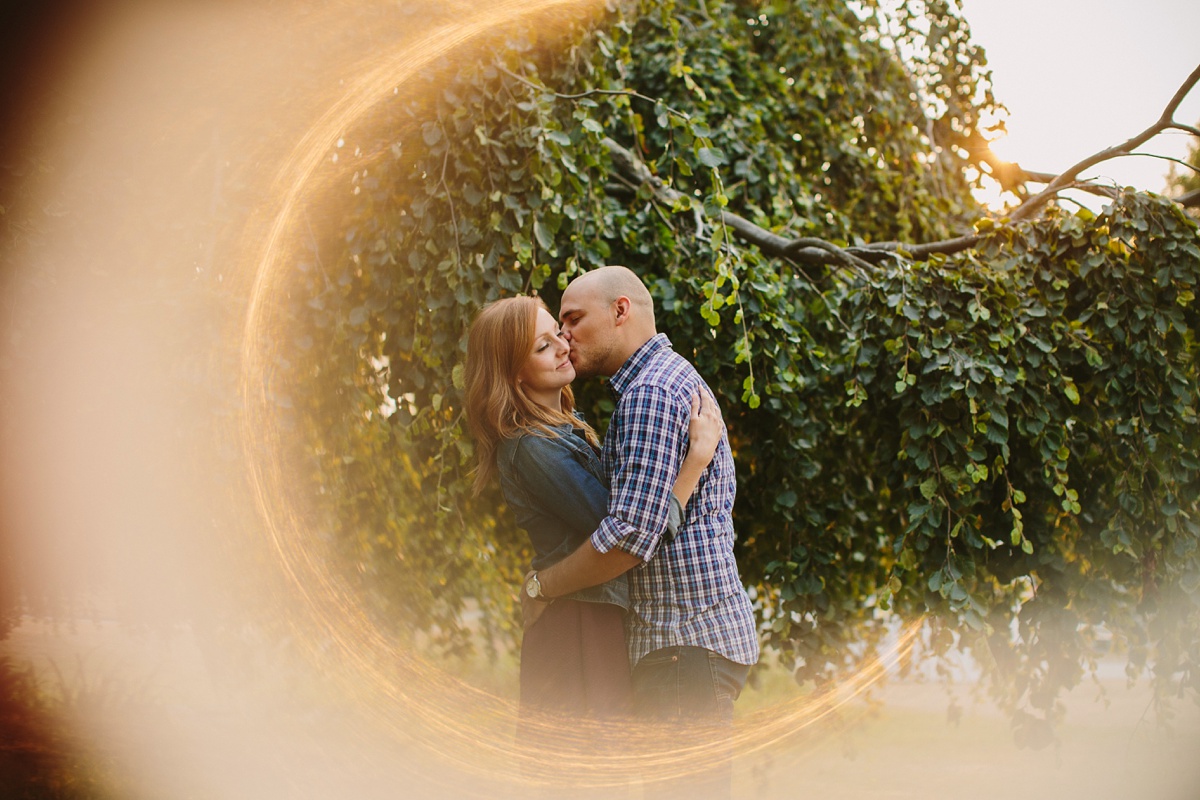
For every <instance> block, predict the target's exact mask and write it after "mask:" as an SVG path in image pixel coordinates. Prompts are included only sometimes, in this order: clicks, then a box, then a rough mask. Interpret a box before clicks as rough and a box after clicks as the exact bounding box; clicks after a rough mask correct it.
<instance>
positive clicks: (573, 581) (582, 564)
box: [538, 539, 642, 598]
mask: <svg viewBox="0 0 1200 800" xmlns="http://www.w3.org/2000/svg"><path fill="white" fill-rule="evenodd" d="M640 563H642V560H641V559H640V558H638V557H637V556H635V555H632V554H630V553H626V552H625V551H624V550H618V549H616V548H613V549H612V550H609V551H608V552H607V553H601V552H600V551H599V550H597V549H596V546H595V545H593V544H592V540H591V539H588V540H587V541H586V542H584V543H583V544H581V545H579V547H577V548H575V551H574V552H573V553H571V554H570V555H569V556H567V557H566V558H564V559H563V560H562V561H559V562H558V563H557V564H554V565H552V566H549V567H547V568H546V569H544V570H541V571H540V572H538V582H539V583H540V584H541V585H542V593H543V594H545V595H546V596H547V597H548V598H554V597H562V596H563V595H566V594H570V593H571V592H576V591H579V590H580V589H583V588H585V587H588V586H596V585H597V584H601V583H604V582H605V581H610V580H612V579H613V578H615V577H617V576H618V575H624V574H625V573H626V572H628V571H629V570H631V569H633V568H634V567H636V566H637V565H638V564H640Z"/></svg>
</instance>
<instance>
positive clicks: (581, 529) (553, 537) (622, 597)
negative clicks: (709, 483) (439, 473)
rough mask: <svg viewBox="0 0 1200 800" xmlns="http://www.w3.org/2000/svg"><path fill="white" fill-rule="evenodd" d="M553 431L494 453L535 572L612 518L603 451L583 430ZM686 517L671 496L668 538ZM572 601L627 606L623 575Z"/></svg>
mask: <svg viewBox="0 0 1200 800" xmlns="http://www.w3.org/2000/svg"><path fill="white" fill-rule="evenodd" d="M554 431H555V432H556V433H557V434H558V436H557V437H556V438H551V437H549V436H539V435H536V434H523V435H521V436H517V437H514V438H512V439H505V440H504V441H502V442H501V443H500V446H499V447H498V448H497V450H496V471H497V472H498V473H499V475H500V490H501V491H502V492H503V494H504V499H505V501H507V503H508V506H509V508H511V509H512V511H513V514H514V515H515V516H516V518H517V524H518V525H519V526H520V527H521V528H522V529H523V530H524V531H525V532H526V533H528V534H529V540H530V542H531V543H532V544H533V549H534V558H533V568H534V569H545V568H546V567H548V566H550V565H551V564H554V563H556V562H558V561H560V560H562V559H563V558H565V557H566V556H567V555H568V554H569V553H571V552H572V551H573V550H575V548H577V547H579V545H581V544H583V542H585V541H586V540H587V539H588V538H590V537H591V535H592V533H593V532H594V531H595V530H596V529H597V528H598V527H600V522H601V520H603V519H604V517H605V516H607V514H608V480H607V478H605V476H604V470H603V468H602V467H601V465H600V452H599V451H598V450H596V449H595V448H594V447H592V445H591V444H589V443H588V441H587V439H585V438H584V436H583V430H582V429H581V428H575V427H573V426H571V425H560V426H557V427H555V428H554ZM682 519H683V509H682V508H680V506H679V503H678V501H677V500H676V499H675V496H674V495H671V509H670V520H669V521H668V523H667V536H668V537H673V536H674V534H675V533H676V532H678V530H679V527H680V525H681V524H682ZM569 597H571V598H572V599H574V600H584V601H587V602H592V603H613V604H615V605H619V606H621V607H622V608H626V609H627V608H629V587H628V585H627V582H626V579H625V576H624V575H621V576H618V577H616V578H614V579H613V580H611V581H608V582H607V583H603V584H601V585H599V586H592V587H588V588H587V589H581V590H580V591H578V592H575V593H574V594H571V595H569Z"/></svg>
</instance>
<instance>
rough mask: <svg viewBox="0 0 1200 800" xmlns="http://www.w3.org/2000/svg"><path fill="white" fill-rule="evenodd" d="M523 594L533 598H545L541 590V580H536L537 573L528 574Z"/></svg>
mask: <svg viewBox="0 0 1200 800" xmlns="http://www.w3.org/2000/svg"><path fill="white" fill-rule="evenodd" d="M525 594H527V595H529V596H530V597H532V598H533V599H534V600H545V599H546V595H545V593H543V592H542V582H541V581H539V580H538V576H537V573H536V572H534V573H532V574H530V576H529V578H528V579H527V580H526V581H525Z"/></svg>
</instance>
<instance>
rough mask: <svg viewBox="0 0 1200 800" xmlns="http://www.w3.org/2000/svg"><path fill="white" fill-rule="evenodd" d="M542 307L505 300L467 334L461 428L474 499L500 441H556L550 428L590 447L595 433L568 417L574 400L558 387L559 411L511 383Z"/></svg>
mask: <svg viewBox="0 0 1200 800" xmlns="http://www.w3.org/2000/svg"><path fill="white" fill-rule="evenodd" d="M539 308H545V309H546V310H547V311H549V310H550V309H549V308H547V306H546V304H545V303H544V302H543V301H542V299H541V298H539V297H508V298H505V299H503V300H497V301H495V302H494V303H489V304H488V305H486V306H484V307H483V310H482V311H480V312H479V314H478V316H476V317H475V321H474V322H472V323H471V329H470V331H469V332H468V334H467V364H466V375H465V378H466V385H467V424H468V425H469V426H470V428H471V434H472V436H474V437H475V452H476V456H477V458H478V466H477V468H476V471H475V486H474V489H475V492H476V494H478V493H479V492H480V491H481V490H482V489H483V488H484V487H485V486H487V484H488V482H489V481H490V480H491V479H492V475H493V473H495V471H496V448H497V447H498V446H499V445H500V442H501V441H503V440H504V439H511V438H513V437H514V436H519V435H521V434H523V433H536V434H541V435H544V436H557V435H558V433H557V432H556V431H555V430H553V428H552V426H555V425H562V424H564V423H568V424H571V425H574V426H576V427H582V428H583V429H584V433H585V435H586V436H587V438H588V441H590V442H591V443H592V444H596V441H597V440H596V434H595V432H594V431H593V430H592V429H591V427H589V426H588V425H587V424H586V423H583V422H581V421H580V420H579V418H578V417H576V416H575V415H574V414H573V413H572V412H574V410H575V395H574V394H573V393H572V392H571V387H570V386H566V387H563V390H562V410H561V411H555V410H553V409H549V408H546V407H544V406H540V405H538V404H537V403H535V402H534V401H533V400H531V399H530V398H529V396H528V395H527V394H526V393H525V389H524V387H523V386H522V385H521V384H520V383H518V382H517V373H518V372H520V371H521V367H522V366H524V365H525V360H526V359H527V358H529V354H530V351H531V350H532V349H533V340H534V337H535V335H536V331H537V313H538V309H539Z"/></svg>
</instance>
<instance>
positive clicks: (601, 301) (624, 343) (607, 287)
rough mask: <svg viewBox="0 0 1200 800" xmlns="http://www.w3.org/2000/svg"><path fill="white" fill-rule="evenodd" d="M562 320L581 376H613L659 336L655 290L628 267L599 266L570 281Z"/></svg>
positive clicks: (562, 310) (576, 368)
mask: <svg viewBox="0 0 1200 800" xmlns="http://www.w3.org/2000/svg"><path fill="white" fill-rule="evenodd" d="M558 316H559V320H561V322H562V330H563V334H564V336H566V338H567V339H568V340H569V341H570V342H571V361H572V363H573V364H574V365H575V372H576V374H577V375H578V376H579V377H589V376H592V375H609V376H611V375H612V374H613V373H614V372H616V371H617V370H618V369H620V367H621V365H622V364H624V363H625V361H626V360H627V359H628V358H629V356H631V355H633V353H634V352H635V351H636V350H637V349H638V348H639V347H641V346H642V345H643V344H645V343H646V342H648V341H649V340H650V339H651V338H652V337H653V336H654V334H655V332H656V329H655V324H654V302H653V300H651V299H650V291H649V290H648V289H647V288H646V285H645V284H643V283H642V280H641V278H639V277H638V276H637V275H635V274H634V273H633V272H632V271H631V270H630V269H628V268H627V267H619V266H611V267H600V268H599V269H595V270H592V271H591V272H586V273H584V274H583V275H580V276H579V277H578V278H576V279H575V280H573V281H571V283H570V285H569V286H567V288H566V291H564V292H563V296H562V305H561V307H560V310H559V315H558Z"/></svg>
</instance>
